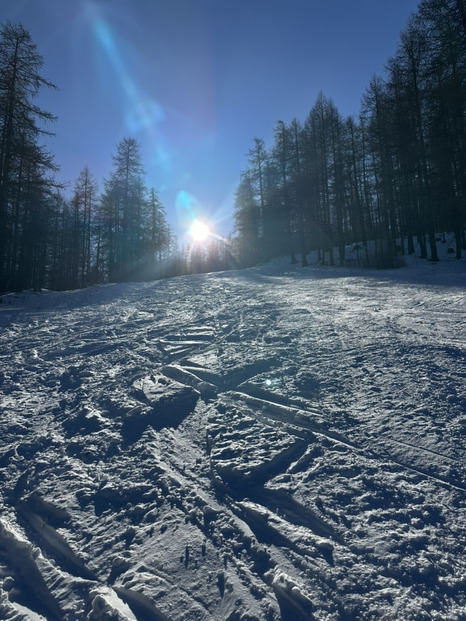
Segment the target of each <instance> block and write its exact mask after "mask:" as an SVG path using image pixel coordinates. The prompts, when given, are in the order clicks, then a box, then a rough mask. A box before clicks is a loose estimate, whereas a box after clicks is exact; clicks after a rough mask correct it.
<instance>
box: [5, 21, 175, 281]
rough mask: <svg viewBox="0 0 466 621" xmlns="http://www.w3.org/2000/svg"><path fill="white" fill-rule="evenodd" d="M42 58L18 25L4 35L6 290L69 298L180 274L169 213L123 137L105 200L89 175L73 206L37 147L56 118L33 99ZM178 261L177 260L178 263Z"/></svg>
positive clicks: (42, 83)
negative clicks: (97, 287)
mask: <svg viewBox="0 0 466 621" xmlns="http://www.w3.org/2000/svg"><path fill="white" fill-rule="evenodd" d="M42 64H43V63H42V57H41V56H40V54H38V52H37V49H36V46H35V44H34V43H33V42H32V40H31V37H30V34H29V33H28V32H27V31H26V30H25V29H24V28H23V27H22V26H21V25H12V24H11V23H6V24H5V25H4V26H3V27H2V29H1V32H0V291H8V290H10V291H11V290H22V289H29V288H34V289H41V288H44V287H47V288H52V289H71V288H77V287H83V286H86V285H89V284H93V283H102V282H108V281H112V282H115V281H121V280H128V279H149V278H157V277H160V276H164V275H168V274H169V273H170V270H174V272H175V273H176V271H177V270H180V269H181V265H180V260H179V258H176V256H177V255H175V253H176V244H175V241H174V238H173V236H172V234H171V232H170V229H169V226H168V224H167V218H166V214H165V210H164V208H163V206H162V205H161V203H160V201H159V199H158V197H157V193H156V191H155V190H154V189H148V188H147V187H146V185H145V182H144V170H143V166H142V162H141V154H140V149H139V144H138V142H137V141H136V140H135V139H133V138H124V139H123V140H121V141H120V143H119V144H118V145H117V148H116V153H115V154H114V156H113V169H112V172H111V174H110V176H109V178H108V179H106V180H105V181H104V188H103V192H102V193H99V191H98V185H97V182H96V180H95V178H94V176H93V175H92V173H91V171H89V169H88V168H84V169H83V170H82V171H81V173H80V174H79V176H78V177H77V179H76V182H75V185H74V188H73V189H72V194H71V198H66V197H65V195H64V188H63V187H60V185H59V184H57V182H56V181H55V175H56V172H57V170H58V167H57V166H56V164H55V163H54V161H53V157H52V155H51V154H50V153H49V152H48V151H46V150H45V148H44V147H42V146H40V144H39V141H40V139H41V137H42V136H43V135H44V134H48V133H49V132H48V130H46V129H44V128H45V127H46V126H47V123H48V122H51V121H53V120H54V117H53V115H51V114H50V113H48V112H45V111H43V110H41V109H40V108H39V107H38V106H37V105H35V103H34V100H35V98H36V97H37V95H38V93H39V90H40V89H41V88H44V87H45V88H55V87H54V85H53V84H51V83H50V82H48V81H47V80H45V79H44V78H42V76H41V75H40V70H41V68H42ZM172 259H173V260H172Z"/></svg>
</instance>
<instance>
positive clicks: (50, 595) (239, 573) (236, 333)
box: [0, 255, 466, 621]
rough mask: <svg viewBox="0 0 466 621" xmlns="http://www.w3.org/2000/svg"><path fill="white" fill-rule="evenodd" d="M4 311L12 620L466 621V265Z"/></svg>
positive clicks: (69, 296)
mask: <svg viewBox="0 0 466 621" xmlns="http://www.w3.org/2000/svg"><path fill="white" fill-rule="evenodd" d="M445 259H446V260H445V261H442V262H440V263H438V264H430V263H427V262H424V261H421V260H420V259H414V258H411V259H410V261H409V264H408V267H405V268H401V269H399V270H392V271H384V272H382V271H365V272H364V271H356V270H348V269H338V268H329V267H321V268H319V267H316V266H313V267H312V266H311V267H309V268H304V269H301V268H299V267H290V266H289V265H288V264H287V263H286V262H285V261H275V262H272V263H269V264H267V265H264V266H261V267H258V268H254V269H248V270H243V271H236V272H225V273H218V274H207V275H197V276H188V277H181V278H174V279H170V280H165V281H159V282H154V283H139V284H137V283H130V284H120V285H107V286H100V287H93V288H90V289H86V290H82V291H76V292H67V293H52V292H43V293H41V294H34V293H24V294H16V295H8V296H7V295H5V296H3V297H2V303H1V304H0V328H1V333H0V365H1V366H0V406H1V408H0V410H1V411H0V477H1V479H0V480H1V488H0V490H1V495H0V618H1V619H15V620H19V619H34V620H37V619H44V618H45V619H48V620H66V621H71V620H75V619H76V620H85V619H86V620H88V621H100V620H102V621H103V620H110V619H112V620H128V619H130V620H134V619H137V620H138V621H146V620H149V621H151V620H154V619H155V620H161V619H170V620H172V621H194V620H202V621H211V620H212V621H226V620H228V621H240V620H241V621H252V620H264V621H273V620H275V621H278V620H279V619H282V620H283V621H292V620H293V621H300V620H310V619H317V620H330V619H332V620H337V619H342V620H346V619H347V620H354V619H386V620H388V619H396V620H403V621H409V620H417V619H419V620H421V619H439V620H440V619H441V620H449V619H450V620H457V619H466V612H465V610H466V557H465V554H464V550H465V544H466V530H465V524H466V462H465V444H466V443H465V434H466V303H465V302H466V262H465V261H464V260H462V261H455V259H453V258H451V256H447V255H445Z"/></svg>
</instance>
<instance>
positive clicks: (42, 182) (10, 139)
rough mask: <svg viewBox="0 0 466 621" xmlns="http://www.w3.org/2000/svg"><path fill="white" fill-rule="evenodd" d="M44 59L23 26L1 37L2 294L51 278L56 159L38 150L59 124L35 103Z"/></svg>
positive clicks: (45, 84)
mask: <svg viewBox="0 0 466 621" xmlns="http://www.w3.org/2000/svg"><path fill="white" fill-rule="evenodd" d="M42 65H43V60H42V56H41V55H40V54H39V53H38V52H37V48H36V45H35V44H34V43H33V42H32V39H31V36H30V34H29V32H28V31H27V30H25V29H24V27H23V26H22V25H13V24H11V23H10V22H7V23H6V24H5V25H3V27H2V29H1V31H0V289H1V290H4V289H6V288H14V289H17V288H24V287H36V288H37V287H41V286H42V285H43V284H44V282H45V278H46V267H47V247H48V240H47V235H48V228H47V219H48V215H49V213H50V212H49V207H50V202H49V201H50V198H51V194H52V193H53V179H52V176H53V174H54V173H55V171H56V170H57V167H56V166H55V164H54V163H53V158H52V157H51V155H50V154H49V153H48V152H47V151H46V150H45V149H44V148H43V147H42V146H40V145H39V144H38V141H39V137H40V136H41V135H42V134H47V133H49V132H47V131H46V130H45V129H44V124H45V123H46V122H48V121H52V120H54V119H55V117H53V115H52V114H50V113H49V112H45V111H44V110H42V109H41V108H39V107H38V106H37V105H35V103H34V99H35V98H36V97H37V95H38V94H39V92H40V90H41V89H42V88H43V87H46V88H55V87H54V85H53V84H52V83H51V82H49V81H48V80H46V79H44V78H43V77H42V76H41V74H40V70H41V69H42Z"/></svg>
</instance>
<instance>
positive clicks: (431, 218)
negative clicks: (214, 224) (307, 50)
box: [235, 0, 466, 268]
mask: <svg viewBox="0 0 466 621" xmlns="http://www.w3.org/2000/svg"><path fill="white" fill-rule="evenodd" d="M248 156H249V160H248V162H249V166H248V168H247V170H246V171H245V172H243V174H242V176H241V180H240V183H239V185H238V188H237V192H236V199H235V226H236V234H237V237H236V241H237V249H238V252H239V254H240V256H241V259H242V261H243V263H244V264H254V263H256V262H257V261H258V260H263V259H267V258H269V257H274V256H283V255H285V254H289V255H290V257H291V260H292V261H293V262H296V261H297V255H298V256H299V255H301V261H302V265H306V263H307V259H306V255H307V253H308V252H309V250H311V249H314V250H315V249H318V250H319V258H320V260H321V261H322V262H323V263H324V262H325V263H329V264H331V265H345V264H354V263H356V261H357V262H358V263H359V264H360V265H361V266H362V265H365V266H371V267H378V268H388V267H397V266H398V265H402V264H403V255H404V254H405V253H409V254H412V253H413V252H414V248H415V243H418V244H419V247H420V249H421V250H420V252H421V256H422V257H423V258H426V259H429V260H432V261H437V260H438V252H437V241H438V240H439V239H442V232H444V231H450V232H454V235H455V246H456V247H455V248H450V251H451V252H454V253H455V254H456V257H457V258H458V259H459V258H461V253H462V251H464V250H465V249H466V239H465V223H466V207H465V202H466V9H465V4H464V0H423V1H422V2H421V3H420V5H419V7H418V10H417V11H416V13H415V14H413V15H412V16H411V17H410V19H409V20H408V23H407V26H406V27H405V29H404V30H403V31H402V32H401V34H400V40H399V43H398V47H397V50H396V53H395V55H394V56H393V57H392V58H389V59H388V61H387V63H386V75H385V76H384V77H379V76H374V77H373V78H372V79H371V80H370V83H369V85H368V86H367V88H366V90H365V92H364V93H363V95H362V99H361V108H360V114H359V117H358V118H354V117H349V118H342V116H341V115H340V114H339V112H338V109H337V106H336V105H335V104H334V102H333V101H332V100H331V99H329V98H327V97H326V96H325V95H324V94H323V93H320V94H319V95H318V97H317V100H316V102H315V104H314V106H313V107H312V109H311V110H310V112H309V114H308V116H307V118H306V119H304V121H302V122H300V121H298V120H297V119H293V120H292V121H291V122H290V123H285V122H283V121H277V123H276V127H275V131H274V144H273V145H272V147H271V148H270V149H267V148H266V145H265V143H264V141H263V140H262V139H260V138H255V139H254V145H253V147H252V148H251V149H250V151H249V154H248ZM439 236H440V237H439ZM369 242H372V251H371V252H370V253H369V251H368V247H369ZM351 246H352V247H351ZM348 248H350V251H348ZM353 251H355V253H354V252H353ZM350 253H351V255H352V256H348V255H349V254H350ZM335 255H336V256H335Z"/></svg>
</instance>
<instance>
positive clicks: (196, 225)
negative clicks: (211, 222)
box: [189, 220, 210, 242]
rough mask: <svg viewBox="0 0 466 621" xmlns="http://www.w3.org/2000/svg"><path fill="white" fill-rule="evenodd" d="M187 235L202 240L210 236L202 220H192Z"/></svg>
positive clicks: (198, 240) (197, 240) (195, 239)
mask: <svg viewBox="0 0 466 621" xmlns="http://www.w3.org/2000/svg"><path fill="white" fill-rule="evenodd" d="M189 235H190V236H191V237H192V239H193V240H194V241H196V242H203V241H205V240H206V239H207V238H208V237H209V236H210V230H209V227H208V225H207V224H206V223H205V222H202V220H194V222H193V223H192V224H191V226H190V228H189Z"/></svg>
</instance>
